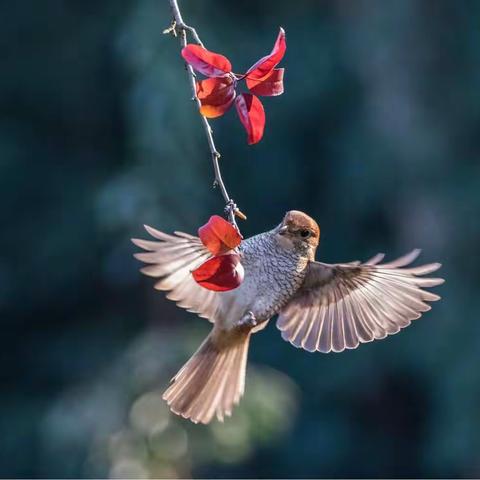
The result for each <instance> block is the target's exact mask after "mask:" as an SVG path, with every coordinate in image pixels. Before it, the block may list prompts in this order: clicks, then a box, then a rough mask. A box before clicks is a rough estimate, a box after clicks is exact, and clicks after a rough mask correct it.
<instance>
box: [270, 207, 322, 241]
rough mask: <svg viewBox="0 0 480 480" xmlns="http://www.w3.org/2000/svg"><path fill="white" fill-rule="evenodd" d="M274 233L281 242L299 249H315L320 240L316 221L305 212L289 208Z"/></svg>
mask: <svg viewBox="0 0 480 480" xmlns="http://www.w3.org/2000/svg"><path fill="white" fill-rule="evenodd" d="M275 233H276V234H277V235H278V236H279V238H280V239H281V242H282V243H283V244H286V245H288V246H291V247H293V248H296V249H301V250H311V249H313V250H315V249H316V248H317V246H318V242H319V240H320V228H319V226H318V224H317V222H316V221H315V220H314V219H313V218H311V217H309V216H308V215H307V214H306V213H303V212H299V211H298V210H290V211H289V212H287V213H286V214H285V217H283V220H282V223H281V224H280V225H279V226H278V227H277V228H276V229H275Z"/></svg>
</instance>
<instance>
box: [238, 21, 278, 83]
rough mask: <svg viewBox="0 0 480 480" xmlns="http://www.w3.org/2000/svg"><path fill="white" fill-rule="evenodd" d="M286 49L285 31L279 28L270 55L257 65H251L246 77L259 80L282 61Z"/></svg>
mask: <svg viewBox="0 0 480 480" xmlns="http://www.w3.org/2000/svg"><path fill="white" fill-rule="evenodd" d="M286 49H287V43H286V41H285V30H284V29H283V28H280V31H279V32H278V36H277V40H276V42H275V45H274V46H273V50H272V51H271V53H270V54H269V55H267V56H265V57H263V58H261V59H260V60H259V61H258V62H257V63H255V64H254V65H252V66H251V67H250V68H249V69H248V71H247V73H246V76H247V77H249V78H254V79H256V80H260V79H262V78H263V77H265V76H266V75H268V74H269V73H270V72H271V71H272V70H273V69H274V68H275V67H276V66H277V65H278V64H279V63H280V61H281V60H282V58H283V56H284V55H285V51H286Z"/></svg>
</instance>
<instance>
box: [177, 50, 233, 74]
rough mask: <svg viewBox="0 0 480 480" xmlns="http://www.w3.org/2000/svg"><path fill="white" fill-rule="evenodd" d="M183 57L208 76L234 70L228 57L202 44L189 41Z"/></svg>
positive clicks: (183, 51)
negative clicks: (211, 50)
mask: <svg viewBox="0 0 480 480" xmlns="http://www.w3.org/2000/svg"><path fill="white" fill-rule="evenodd" d="M182 57H183V58H184V59H185V61H186V62H187V63H189V64H190V65H191V66H192V67H193V68H194V69H195V70H196V71H197V72H200V73H203V75H205V76H206V77H221V76H222V75H225V74H226V73H229V72H231V71H232V65H231V63H230V61H229V60H228V58H226V57H224V56H223V55H220V54H218V53H214V52H210V51H209V50H207V49H206V48H203V47H201V46H200V45H194V44H192V43H189V44H188V45H187V46H186V47H184V48H183V49H182Z"/></svg>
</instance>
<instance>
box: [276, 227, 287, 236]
mask: <svg viewBox="0 0 480 480" xmlns="http://www.w3.org/2000/svg"><path fill="white" fill-rule="evenodd" d="M287 230H288V227H287V226H286V225H283V226H281V227H280V228H279V229H278V233H279V234H280V235H285V234H286V233H287Z"/></svg>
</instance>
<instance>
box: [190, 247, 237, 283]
mask: <svg viewBox="0 0 480 480" xmlns="http://www.w3.org/2000/svg"><path fill="white" fill-rule="evenodd" d="M244 274H245V272H244V269H243V266H242V264H241V263H240V256H239V255H237V254H230V255H220V256H219V257H213V258H211V259H210V260H207V261H206V262H205V263H202V265H200V266H199V267H198V268H197V269H196V270H194V271H193V272H192V275H193V278H194V280H195V281H196V282H197V283H198V284H199V285H201V286H202V287H204V288H207V289H208V290H214V291H216V292H226V291H228V290H233V289H234V288H237V287H238V286H239V285H240V284H241V283H242V281H243V277H244Z"/></svg>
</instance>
